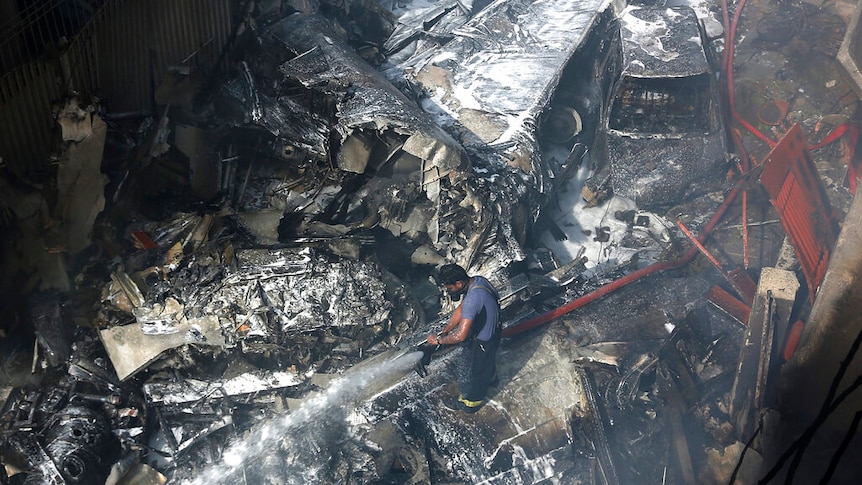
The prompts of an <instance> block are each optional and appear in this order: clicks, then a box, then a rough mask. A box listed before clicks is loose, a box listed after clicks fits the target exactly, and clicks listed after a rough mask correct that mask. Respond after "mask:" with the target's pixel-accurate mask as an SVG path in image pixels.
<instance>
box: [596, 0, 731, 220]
mask: <svg viewBox="0 0 862 485" xmlns="http://www.w3.org/2000/svg"><path fill="white" fill-rule="evenodd" d="M619 28H620V42H619V43H618V44H615V45H614V46H612V49H618V51H617V52H602V53H600V55H603V56H613V57H614V58H615V59H618V60H619V62H615V61H614V62H610V63H608V67H609V69H608V70H606V71H605V75H608V76H610V78H611V79H612V82H611V83H608V82H607V81H603V83H602V84H601V85H600V86H594V87H593V89H594V90H595V89H598V90H599V93H600V94H598V95H596V94H593V95H592V99H588V100H587V101H586V102H584V104H587V105H588V104H590V103H595V102H601V103H602V104H601V106H600V107H599V113H598V116H599V120H598V123H597V127H596V132H595V133H592V134H591V136H592V139H586V140H585V143H587V144H589V146H591V148H592V153H593V156H592V158H591V161H592V167H593V173H592V175H591V176H590V177H589V178H588V180H587V181H586V182H585V184H584V186H583V188H582V196H583V197H584V199H585V200H586V201H587V202H589V203H591V204H599V203H601V202H602V201H604V200H605V199H606V198H607V197H609V196H610V194H616V195H621V196H624V197H628V198H630V199H632V200H634V201H635V203H636V204H637V205H638V207H640V208H642V209H646V210H655V209H659V208H665V207H668V206H672V205H674V204H676V203H677V202H680V201H682V200H685V199H688V198H690V197H693V196H696V195H698V194H700V193H702V192H703V191H705V190H708V187H710V184H708V183H706V184H704V182H709V181H710V180H713V181H718V182H720V181H721V179H720V178H719V177H716V176H717V175H719V174H721V173H723V172H724V169H725V166H726V160H727V156H726V153H727V135H726V132H725V129H724V126H723V123H722V105H721V102H720V90H719V86H718V81H717V79H716V76H715V73H716V72H717V69H716V61H715V56H714V55H713V52H712V47H711V46H710V44H709V39H708V38H707V36H706V33H705V31H704V29H703V26H702V25H701V23H700V21H699V19H698V18H697V15H696V14H695V12H694V10H692V9H691V8H690V7H684V6H677V7H660V8H659V7H640V6H631V7H628V8H627V9H626V11H625V12H623V13H622V14H621V15H620V20H619ZM610 70H616V72H609V71H610Z"/></svg>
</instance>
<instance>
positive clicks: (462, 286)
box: [438, 264, 470, 296]
mask: <svg viewBox="0 0 862 485" xmlns="http://www.w3.org/2000/svg"><path fill="white" fill-rule="evenodd" d="M438 281H439V283H440V284H441V285H443V286H444V287H446V290H447V291H448V292H449V294H450V295H452V296H458V295H461V294H463V293H466V292H467V287H468V286H469V284H470V277H469V276H468V275H467V271H465V270H464V268H462V267H460V266H458V265H457V264H444V265H443V266H441V267H440V271H439V272H438Z"/></svg>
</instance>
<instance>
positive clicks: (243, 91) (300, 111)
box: [217, 65, 329, 159]
mask: <svg viewBox="0 0 862 485" xmlns="http://www.w3.org/2000/svg"><path fill="white" fill-rule="evenodd" d="M243 66H244V70H243V71H242V72H241V73H240V74H239V75H238V76H237V77H235V78H233V79H231V80H229V81H228V82H226V83H225V84H223V85H222V87H221V91H220V93H219V95H220V97H219V102H218V104H217V105H218V109H219V111H220V114H221V115H222V117H223V118H224V119H226V120H229V121H231V122H232V123H233V124H234V125H236V126H260V127H262V128H264V129H265V130H266V131H268V132H269V133H271V134H272V135H274V136H275V137H277V138H279V139H282V140H289V142H290V144H291V145H293V146H296V147H299V148H302V149H304V150H306V151H307V152H309V153H310V154H312V155H314V156H316V157H319V158H321V159H325V158H326V154H327V153H328V151H329V149H328V137H329V127H328V126H327V123H326V121H325V120H323V119H322V118H321V117H320V116H319V115H317V114H316V113H313V112H310V111H309V110H307V109H306V108H305V107H304V106H302V105H301V104H299V103H297V102H296V101H294V100H292V99H291V98H289V97H287V96H281V97H279V98H278V99H272V98H271V97H269V96H267V95H266V94H264V93H261V92H259V91H258V89H257V87H256V86H255V79H254V77H253V76H252V74H251V72H250V71H249V69H248V67H247V66H246V65H243Z"/></svg>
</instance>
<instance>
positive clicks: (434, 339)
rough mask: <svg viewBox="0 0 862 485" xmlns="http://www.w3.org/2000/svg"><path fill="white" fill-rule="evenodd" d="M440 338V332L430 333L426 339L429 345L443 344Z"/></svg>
mask: <svg viewBox="0 0 862 485" xmlns="http://www.w3.org/2000/svg"><path fill="white" fill-rule="evenodd" d="M440 338H441V337H440V334H439V333H438V334H436V335H434V334H432V335H429V336H428V337H427V338H426V339H425V340H426V341H427V342H428V344H429V345H441V344H440Z"/></svg>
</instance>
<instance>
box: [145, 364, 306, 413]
mask: <svg viewBox="0 0 862 485" xmlns="http://www.w3.org/2000/svg"><path fill="white" fill-rule="evenodd" d="M303 382H305V379H304V378H303V377H302V376H300V375H299V374H298V373H296V372H290V371H272V372H270V371H265V370H260V369H258V370H253V371H250V372H245V373H243V374H240V375H238V376H236V377H232V378H229V379H222V380H208V381H203V380H200V379H184V380H181V381H168V382H159V381H156V382H147V383H146V384H144V385H143V390H144V396H145V397H146V399H147V402H149V403H150V404H155V405H174V404H185V403H191V402H197V401H200V400H202V399H206V398H210V397H212V398H223V397H227V396H241V395H248V394H253V393H259V392H267V391H273V390H278V389H284V388H287V387H294V386H297V385H299V384H301V383H303Z"/></svg>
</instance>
